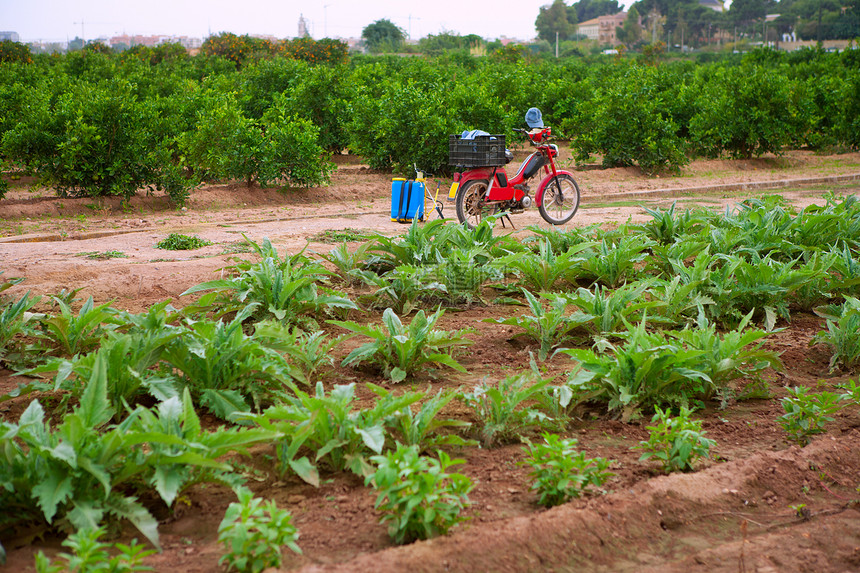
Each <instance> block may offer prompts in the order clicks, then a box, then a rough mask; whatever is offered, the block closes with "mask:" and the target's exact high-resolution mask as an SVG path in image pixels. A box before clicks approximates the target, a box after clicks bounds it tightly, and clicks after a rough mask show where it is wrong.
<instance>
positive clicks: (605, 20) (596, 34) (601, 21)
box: [576, 12, 627, 46]
mask: <svg viewBox="0 0 860 573" xmlns="http://www.w3.org/2000/svg"><path fill="white" fill-rule="evenodd" d="M626 19H627V12H618V13H617V14H608V15H606V16H598V17H597V18H592V19H591V20H586V21H585V22H582V23H581V24H579V25H578V26H577V28H576V29H577V32H579V33H580V34H582V35H583V36H585V37H587V38H588V39H589V40H594V41H596V42H599V43H600V44H601V45H608V46H617V45H618V44H620V43H621V42H619V41H618V38H617V37H616V36H615V29H616V28H618V27H619V26H624V20H626Z"/></svg>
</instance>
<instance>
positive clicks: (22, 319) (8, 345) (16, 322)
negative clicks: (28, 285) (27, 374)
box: [0, 279, 41, 363]
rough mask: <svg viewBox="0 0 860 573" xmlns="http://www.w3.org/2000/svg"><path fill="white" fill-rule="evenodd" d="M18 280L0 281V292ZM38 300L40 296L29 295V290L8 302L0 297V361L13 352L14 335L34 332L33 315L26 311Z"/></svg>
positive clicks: (8, 357) (7, 357) (5, 359)
mask: <svg viewBox="0 0 860 573" xmlns="http://www.w3.org/2000/svg"><path fill="white" fill-rule="evenodd" d="M19 282H21V281H20V280H15V279H12V280H11V281H7V282H4V283H0V292H3V291H4V290H6V289H7V288H10V287H11V286H12V285H14V284H17V283H19ZM40 300H41V297H39V296H37V297H31V296H30V293H29V292H28V293H26V294H24V295H23V296H22V297H21V298H19V299H18V300H16V301H10V302H9V303H5V302H4V301H3V300H2V299H0V363H3V362H6V361H8V360H9V359H10V358H11V356H10V354H11V353H12V352H14V347H13V340H14V339H15V337H16V336H18V335H25V334H27V333H30V334H34V333H35V329H34V328H33V326H32V323H35V320H33V319H34V315H33V314H31V313H29V312H28V311H29V310H30V309H31V308H33V306H35V305H36V304H37V303H38V302H39V301H40Z"/></svg>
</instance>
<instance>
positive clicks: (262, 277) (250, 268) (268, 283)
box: [182, 237, 357, 330]
mask: <svg viewBox="0 0 860 573" xmlns="http://www.w3.org/2000/svg"><path fill="white" fill-rule="evenodd" d="M245 240H246V241H248V243H249V244H250V245H251V246H252V247H253V248H254V251H255V252H256V254H257V255H258V256H259V257H260V261H259V262H257V263H251V262H247V261H245V262H241V263H239V264H237V265H235V266H233V267H229V269H230V270H234V271H236V272H238V276H236V277H234V278H232V279H220V280H214V281H208V282H204V283H201V284H199V285H196V286H193V287H191V288H190V289H188V290H186V291H185V292H184V293H182V294H183V295H186V294H192V293H196V292H202V291H207V290H211V291H215V292H218V293H222V294H223V295H224V302H225V303H226V304H227V305H229V306H228V308H229V307H236V306H240V305H244V306H253V308H254V316H255V318H257V319H258V320H262V319H265V318H275V319H277V320H279V321H281V322H283V323H284V324H288V325H298V326H303V327H307V328H310V329H312V330H318V328H316V326H318V325H316V320H315V319H314V318H313V317H314V316H316V315H318V314H321V313H325V312H327V311H331V310H332V309H336V308H343V309H355V308H357V307H356V306H355V304H354V303H353V302H352V301H351V300H349V299H348V298H346V297H344V296H341V295H340V294H339V293H334V292H326V293H324V294H321V293H320V292H319V290H320V289H319V287H318V284H319V283H320V282H321V281H322V280H323V279H324V278H325V277H326V276H328V275H330V274H331V271H328V270H326V268H325V267H323V266H322V265H321V264H320V263H319V262H316V261H311V260H310V259H308V258H307V257H306V256H305V255H304V253H298V254H296V255H293V256H290V255H286V254H285V255H284V257H283V258H281V257H280V256H279V255H278V253H277V251H276V250H275V248H274V247H273V246H272V243H271V242H269V239H264V240H263V243H262V245H259V244H257V243H255V242H254V241H251V240H250V239H248V238H247V237H245Z"/></svg>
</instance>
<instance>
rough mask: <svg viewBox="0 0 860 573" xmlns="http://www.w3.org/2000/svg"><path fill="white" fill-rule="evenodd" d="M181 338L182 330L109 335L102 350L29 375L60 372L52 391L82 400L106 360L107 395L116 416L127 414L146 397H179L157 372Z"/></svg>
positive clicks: (50, 363) (51, 363) (58, 361)
mask: <svg viewBox="0 0 860 573" xmlns="http://www.w3.org/2000/svg"><path fill="white" fill-rule="evenodd" d="M180 334H181V330H180V329H178V328H162V329H153V330H148V331H145V332H135V333H133V334H126V333H118V332H109V333H107V335H106V336H105V337H104V338H103V339H102V340H101V343H100V345H99V348H98V350H95V351H93V352H90V353H89V354H86V355H84V356H79V355H78V356H75V357H73V358H72V359H56V360H51V361H48V362H47V363H46V364H44V365H43V366H40V367H37V368H34V369H32V370H30V371H29V373H39V372H53V371H56V375H55V377H54V382H53V385H52V386H53V387H51V388H50V389H51V390H54V391H56V390H61V389H62V390H65V391H68V392H69V393H70V394H71V395H72V396H74V397H77V398H79V397H80V396H81V395H82V394H83V392H84V391H85V389H86V387H87V385H88V384H89V381H90V380H91V379H92V377H93V376H94V375H95V374H96V372H95V369H94V366H95V364H96V362H97V361H99V360H102V361H103V362H104V363H105V364H107V380H108V386H107V393H108V399H109V400H110V402H111V407H112V408H113V409H114V412H116V415H121V414H123V413H124V411H125V406H126V405H128V404H133V403H134V401H135V400H136V399H137V398H138V397H139V396H141V395H143V394H149V395H150V396H152V397H153V398H155V399H157V400H166V399H168V398H171V397H173V396H176V395H177V391H176V389H175V387H174V381H173V379H172V377H170V376H161V375H159V374H158V372H156V371H155V370H153V369H152V368H153V366H155V365H157V364H158V363H159V362H160V360H161V356H162V353H163V352H164V350H165V349H166V348H167V347H168V345H169V344H170V343H171V342H172V341H173V340H174V339H175V338H176V337H177V336H179V335H180Z"/></svg>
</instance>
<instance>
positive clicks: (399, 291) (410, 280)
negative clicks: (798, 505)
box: [350, 265, 447, 316]
mask: <svg viewBox="0 0 860 573" xmlns="http://www.w3.org/2000/svg"><path fill="white" fill-rule="evenodd" d="M350 275H351V276H353V277H359V278H360V279H361V280H362V281H364V283H365V284H366V285H368V286H370V287H371V288H373V289H374V291H373V292H372V293H371V294H369V295H364V296H362V297H360V298H359V302H361V303H363V304H364V305H366V306H367V307H368V308H383V309H384V308H390V309H392V310H393V311H394V312H396V313H397V314H399V315H401V316H406V315H409V314H411V313H412V312H413V311H414V310H415V309H416V308H418V306H419V304H420V303H421V301H429V300H432V299H433V298H436V299H441V298H443V297H444V296H445V295H446V293H447V288H446V287H445V285H444V284H442V283H440V282H439V281H438V280H437V278H436V273H435V267H416V266H413V265H398V266H397V267H395V268H393V269H392V270H390V271H388V272H386V273H385V274H384V275H382V276H379V275H377V274H376V273H373V272H371V271H362V270H355V271H352V272H351V273H350Z"/></svg>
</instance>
